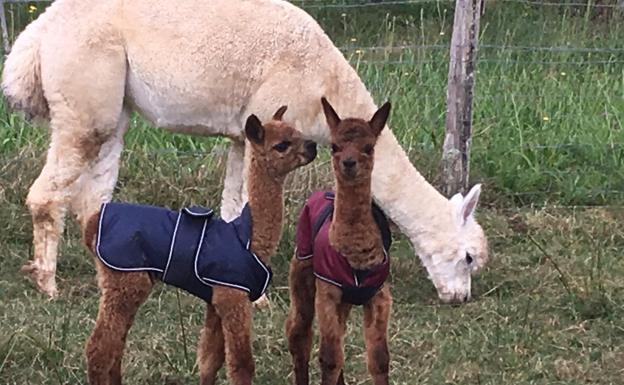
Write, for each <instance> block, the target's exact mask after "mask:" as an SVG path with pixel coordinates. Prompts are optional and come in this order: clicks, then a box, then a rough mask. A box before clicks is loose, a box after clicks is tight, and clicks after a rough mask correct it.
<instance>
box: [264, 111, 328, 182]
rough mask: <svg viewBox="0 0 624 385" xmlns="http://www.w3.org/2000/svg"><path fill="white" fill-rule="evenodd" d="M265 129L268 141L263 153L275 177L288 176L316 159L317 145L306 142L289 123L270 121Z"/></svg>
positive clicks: (309, 141)
mask: <svg viewBox="0 0 624 385" xmlns="http://www.w3.org/2000/svg"><path fill="white" fill-rule="evenodd" d="M264 127H265V132H266V140H265V143H264V146H263V148H262V153H263V156H264V157H265V160H266V165H267V167H268V168H270V169H272V170H273V174H274V175H286V174H288V173H289V172H291V171H292V170H294V169H296V168H298V167H301V166H304V165H306V164H308V163H310V162H312V161H313V160H314V158H316V143H314V142H313V141H311V140H304V139H303V138H302V137H301V134H300V133H299V131H297V130H295V129H294V128H292V127H291V126H289V125H288V124H287V123H284V122H282V121H270V122H268V123H266V124H265V125H264Z"/></svg>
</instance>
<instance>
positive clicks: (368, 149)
mask: <svg viewBox="0 0 624 385" xmlns="http://www.w3.org/2000/svg"><path fill="white" fill-rule="evenodd" d="M364 152H365V153H366V155H370V154H372V153H373V146H372V145H371V144H367V145H366V147H364Z"/></svg>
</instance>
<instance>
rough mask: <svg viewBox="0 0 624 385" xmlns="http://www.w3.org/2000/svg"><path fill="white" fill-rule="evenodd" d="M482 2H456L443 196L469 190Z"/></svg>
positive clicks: (445, 141) (467, 0) (448, 92)
mask: <svg viewBox="0 0 624 385" xmlns="http://www.w3.org/2000/svg"><path fill="white" fill-rule="evenodd" d="M480 16H481V0H456V3H455V20H454V22H453V36H452V37H451V53H450V62H449V73H448V89H447V95H446V104H447V109H446V135H445V137H444V147H443V153H442V181H443V189H444V193H445V194H446V195H447V196H451V195H453V194H455V193H457V192H464V191H466V189H467V188H468V176H469V173H470V144H471V140H472V138H471V132H472V99H473V89H474V81H475V67H476V62H475V59H476V54H477V40H478V38H479V19H480Z"/></svg>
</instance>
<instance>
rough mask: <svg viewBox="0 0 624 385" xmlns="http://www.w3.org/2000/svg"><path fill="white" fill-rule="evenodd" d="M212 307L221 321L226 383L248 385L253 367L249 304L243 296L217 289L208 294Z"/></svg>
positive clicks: (231, 290)
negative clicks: (226, 375) (227, 379)
mask: <svg viewBox="0 0 624 385" xmlns="http://www.w3.org/2000/svg"><path fill="white" fill-rule="evenodd" d="M212 304H213V305H214V307H215V309H216V311H217V314H218V315H219V318H221V326H222V328H223V340H224V343H225V360H226V363H227V371H228V377H229V379H230V383H232V384H233V385H251V382H252V379H253V376H254V371H255V364H254V361H253V355H252V351H251V327H252V321H251V304H250V303H249V298H248V296H247V293H245V292H243V291H240V290H236V289H230V288H225V287H219V286H217V287H215V288H214V291H213V293H212Z"/></svg>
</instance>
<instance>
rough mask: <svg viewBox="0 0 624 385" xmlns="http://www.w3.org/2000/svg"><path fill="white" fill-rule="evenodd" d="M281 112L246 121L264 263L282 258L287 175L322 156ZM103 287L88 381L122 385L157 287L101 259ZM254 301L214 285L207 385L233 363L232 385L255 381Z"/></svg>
mask: <svg viewBox="0 0 624 385" xmlns="http://www.w3.org/2000/svg"><path fill="white" fill-rule="evenodd" d="M285 110H286V107H285V106H284V107H281V108H280V109H279V110H278V111H277V112H276V113H275V115H274V116H273V120H272V121H270V122H268V123H266V124H265V125H264V126H263V125H262V124H261V123H260V121H259V120H258V118H257V117H256V116H255V115H251V116H250V117H249V118H248V119H247V123H246V126H245V135H246V137H247V139H248V140H249V143H250V145H251V151H250V153H251V158H250V162H251V163H250V168H249V179H248V191H249V206H250V210H251V223H252V234H251V244H250V250H252V251H253V252H254V253H255V254H256V255H257V256H258V257H259V258H260V259H261V260H262V261H263V262H264V263H268V260H269V257H270V256H271V255H272V254H274V253H275V251H276V249H277V245H278V243H279V240H280V237H281V232H282V215H283V184H284V179H285V177H286V175H287V174H288V173H289V172H290V171H292V170H294V169H296V168H297V167H300V166H303V165H305V164H308V163H310V162H311V161H312V160H313V159H314V158H315V156H316V145H315V144H314V142H311V141H307V140H304V139H303V138H302V137H301V135H300V133H299V132H298V131H296V130H295V129H294V128H292V127H291V126H290V125H288V124H287V123H284V122H282V120H281V118H282V115H283V114H284V112H285ZM98 222H99V213H98V214H96V215H94V216H92V217H91V218H90V220H89V221H88V224H87V225H86V228H85V229H84V237H85V242H86V244H87V246H88V247H89V248H90V249H91V250H92V251H93V252H94V254H95V253H96V248H97V234H98ZM95 261H96V265H97V273H98V274H97V276H98V286H99V287H100V290H101V297H100V306H99V310H98V315H97V320H96V324H95V327H94V329H93V332H92V334H91V337H90V338H89V341H88V343H87V346H86V356H87V370H88V379H89V383H90V384H93V385H113V384H115V385H116V384H121V359H122V355H123V350H124V347H125V342H126V336H127V334H128V330H129V329H130V327H131V326H132V322H133V319H134V316H135V314H136V313H137V311H138V309H139V307H140V305H141V304H142V303H143V302H144V301H145V300H146V299H147V297H148V296H149V293H150V292H151V290H152V287H153V286H154V280H153V278H154V277H153V276H151V275H150V274H149V273H146V272H120V271H116V270H113V269H110V268H108V267H107V266H105V265H104V264H103V263H102V261H101V260H100V259H99V258H95ZM251 329H252V320H251V303H250V301H249V297H248V294H247V293H246V292H244V291H242V290H238V289H234V288H228V287H224V286H214V288H213V292H212V300H211V302H210V303H208V304H207V311H206V319H205V324H204V328H203V329H202V331H201V337H200V342H199V346H198V364H199V371H200V383H201V384H202V385H207V384H214V383H215V380H216V375H217V372H218V370H219V369H220V368H221V366H222V365H223V363H224V361H226V360H227V369H228V377H229V378H230V381H231V383H232V384H235V385H250V384H251V382H252V378H253V376H254V362H253V356H252V345H251Z"/></svg>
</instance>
